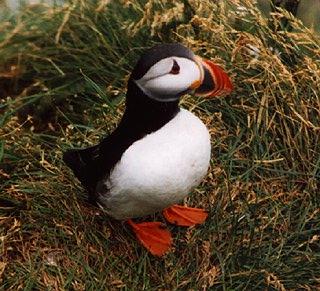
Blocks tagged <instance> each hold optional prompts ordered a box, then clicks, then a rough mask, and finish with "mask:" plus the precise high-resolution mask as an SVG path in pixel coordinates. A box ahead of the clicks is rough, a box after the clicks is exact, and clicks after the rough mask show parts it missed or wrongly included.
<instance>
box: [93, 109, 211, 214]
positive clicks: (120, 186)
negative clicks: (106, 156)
mask: <svg viewBox="0 0 320 291" xmlns="http://www.w3.org/2000/svg"><path fill="white" fill-rule="evenodd" d="M210 151H211V146H210V136H209V132H208V130H207V128H206V127H205V125H204V124H203V123H202V122H201V120H200V119H199V118H198V117H196V116H195V115H193V114H192V113H190V112H189V111H187V110H184V109H181V110H180V112H179V113H178V114H177V115H176V116H175V117H174V118H173V119H172V120H171V121H170V122H168V123H167V124H166V125H164V126H163V127H162V128H160V129H159V130H158V131H156V132H154V133H152V134H149V135H147V136H145V137H144V138H143V139H141V140H138V141H136V142H134V143H133V144H132V145H131V146H130V147H129V148H128V149H127V150H126V151H125V152H124V154H123V155H122V158H121V160H120V161H119V162H118V163H117V164H116V166H115V167H114V169H113V170H112V172H111V174H110V176H109V178H108V179H107V180H106V181H105V182H104V183H105V185H106V186H107V188H108V189H109V191H108V192H107V193H103V194H102V195H101V196H100V197H99V202H100V204H101V205H102V206H103V207H104V208H105V210H106V211H107V212H108V213H109V214H110V215H111V216H113V217H114V218H116V219H127V218H132V217H138V216H144V215H148V214H152V213H154V212H156V211H159V210H162V209H164V208H166V207H168V206H170V205H172V204H174V203H177V202H179V201H181V200H182V199H183V198H184V197H185V196H186V195H187V194H188V193H189V192H190V190H191V189H192V188H193V187H195V186H197V185H198V184H199V183H200V181H201V180H202V179H203V177H204V176H205V175H206V173H207V170H208V166H209V162H210Z"/></svg>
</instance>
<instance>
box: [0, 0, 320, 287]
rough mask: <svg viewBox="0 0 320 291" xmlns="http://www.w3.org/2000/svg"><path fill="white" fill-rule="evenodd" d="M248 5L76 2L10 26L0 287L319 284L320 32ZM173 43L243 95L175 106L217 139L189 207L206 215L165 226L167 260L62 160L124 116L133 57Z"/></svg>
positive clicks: (2, 131) (0, 30) (1, 31)
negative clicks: (170, 240) (197, 221)
mask: <svg viewBox="0 0 320 291" xmlns="http://www.w3.org/2000/svg"><path fill="white" fill-rule="evenodd" d="M214 2H215V1H214ZM251 2H252V1H247V2H246V1H244V2H241V3H242V5H243V7H244V8H240V9H239V8H237V7H238V6H237V3H239V1H235V0H234V1H231V0H230V1H227V2H226V3H222V2H220V4H214V3H212V2H210V1H196V0H190V1H181V2H171V1H164V0H162V1H161V0H149V1H129V0H128V1H124V0H123V1H117V2H116V3H112V4H109V5H106V2H105V1H101V2H98V3H97V4H93V3H91V2H90V3H91V4H89V1H75V2H73V3H72V4H66V5H65V6H63V7H60V8H56V9H52V8H45V7H43V6H34V7H32V8H30V9H25V10H24V11H23V12H22V13H21V14H19V15H18V16H17V17H14V18H13V17H10V18H9V17H8V18H7V20H6V21H3V23H2V24H1V25H0V97H1V104H0V112H1V115H0V123H1V128H0V136H1V142H0V161H1V167H0V179H1V181H0V191H1V199H0V238H1V239H0V246H1V248H0V254H1V255H0V286H1V287H0V289H1V290H20V289H23V290H106V289H110V290H113V289H118V288H122V289H124V290H157V289H161V290H186V289H190V290H208V289H213V288H217V289H224V290H233V289H240V290H242V289H249V290H260V289H263V290H287V289H288V290H290V289H291V290H293V289H298V288H299V289H305V290H315V289H317V288H320V247H319V240H320V235H319V233H320V208H319V206H320V197H319V179H320V141H319V138H320V134H319V133H320V118H319V117H320V96H319V88H320V61H319V54H320V41H319V38H318V37H317V36H316V35H315V34H314V33H312V32H311V31H309V30H307V29H305V28H303V27H302V25H301V24H300V23H299V22H297V21H295V20H294V19H292V17H291V16H290V15H289V14H287V13H286V12H285V11H276V12H275V13H273V14H271V15H270V17H269V18H268V19H266V18H264V17H262V16H261V15H260V13H259V11H258V10H257V9H256V8H255V7H254V6H252V4H250V3H251ZM174 3H176V4H174ZM283 19H286V23H287V24H288V23H289V27H288V25H287V26H286V30H284V29H283V26H282V23H283ZM288 20H289V22H288ZM167 41H179V42H182V43H184V44H185V45H187V46H189V47H190V48H192V49H193V50H194V51H195V52H196V53H197V54H200V55H202V56H204V57H207V58H210V59H213V60H215V61H216V62H217V63H219V64H221V65H222V66H223V67H224V68H226V70H227V71H228V72H229V74H230V75H231V76H232V79H233V82H234V85H235V90H234V92H233V93H232V94H231V95H230V96H228V97H226V98H219V99H215V100H212V101H203V100H202V99H197V98H195V97H193V96H186V97H185V98H184V99H183V101H182V103H181V106H183V107H185V108H187V109H189V110H190V111H192V112H194V113H195V114H197V115H198V116H199V117H201V119H202V120H203V121H204V122H205V123H206V124H207V126H208V128H209V129H210V133H211V136H212V163H211V168H210V172H209V173H208V176H207V178H206V179H205V181H203V183H202V184H201V185H200V186H199V187H198V188H197V189H196V190H195V191H194V193H193V194H194V195H192V196H190V198H188V199H187V200H186V202H187V203H188V204H189V205H198V206H201V207H205V208H207V209H208V210H209V211H210V216H209V219H208V221H207V222H206V223H205V224H204V225H202V226H200V227H196V228H190V229H182V228H178V227H173V226H169V228H170V230H171V231H172V232H173V235H174V238H175V248H174V249H173V251H172V252H171V253H169V254H168V255H167V256H165V257H164V258H161V259H159V258H154V257H152V256H151V255H149V254H148V253H147V252H146V251H145V250H144V249H143V248H142V247H141V246H140V245H138V244H137V243H136V242H135V240H134V237H133V235H132V233H131V232H130V230H129V229H128V228H127V227H126V226H124V225H123V224H122V223H121V222H117V221H113V220H111V219H110V218H109V217H107V216H106V215H105V214H104V213H102V212H101V211H100V210H98V209H96V208H94V207H92V206H91V205H89V204H87V202H86V198H85V193H84V191H83V189H82V188H81V186H80V185H79V183H78V182H77V181H76V180H75V178H74V176H73V175H72V173H71V172H70V171H69V170H68V169H67V168H66V166H65V165H64V164H63V162H62V160H61V154H62V151H63V150H65V149H67V148H70V147H73V146H87V145H90V144H94V143H96V142H97V141H98V140H99V139H100V138H101V137H102V136H103V135H104V134H106V133H108V132H110V131H111V130H112V129H113V128H114V127H115V126H116V125H117V122H118V121H119V119H120V117H121V114H122V112H123V108H124V104H123V99H124V96H125V80H126V79H127V78H128V75H129V73H130V70H131V68H132V66H133V65H134V62H135V61H136V60H137V58H138V56H139V54H140V53H141V52H142V51H143V49H144V48H146V47H149V46H151V45H152V44H154V43H158V42H167ZM148 219H152V218H148ZM158 219H161V217H160V216H159V217H158Z"/></svg>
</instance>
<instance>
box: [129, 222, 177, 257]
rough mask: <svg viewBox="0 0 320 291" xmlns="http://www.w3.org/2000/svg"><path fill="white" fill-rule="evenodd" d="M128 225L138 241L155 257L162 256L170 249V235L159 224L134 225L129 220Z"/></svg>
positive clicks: (144, 223) (143, 223)
mask: <svg viewBox="0 0 320 291" xmlns="http://www.w3.org/2000/svg"><path fill="white" fill-rule="evenodd" d="M127 222H128V224H129V225H130V226H131V227H132V229H133V231H134V232H135V234H136V236H137V238H138V240H139V241H140V242H141V243H142V244H143V246H144V247H145V248H146V249H147V250H148V251H149V252H150V253H151V254H153V255H155V256H163V255H164V254H165V253H166V252H167V251H168V250H169V249H170V247H171V244H172V237H171V233H170V232H169V231H168V230H167V229H166V228H165V227H164V225H163V224H162V223H161V222H142V223H134V222H133V221H132V220H131V219H129V220H128V221H127Z"/></svg>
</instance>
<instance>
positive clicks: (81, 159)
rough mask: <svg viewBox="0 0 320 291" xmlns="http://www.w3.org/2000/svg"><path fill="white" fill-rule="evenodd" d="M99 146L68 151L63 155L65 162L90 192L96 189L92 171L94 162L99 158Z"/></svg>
mask: <svg viewBox="0 0 320 291" xmlns="http://www.w3.org/2000/svg"><path fill="white" fill-rule="evenodd" d="M97 150H98V146H93V147H89V148H85V149H80V150H68V151H66V152H65V153H64V154H63V161H64V162H65V164H66V165H67V166H68V167H69V168H70V169H71V170H72V171H73V173H74V175H75V176H76V177H77V178H78V179H79V181H80V182H81V184H82V185H83V186H84V187H85V188H86V189H87V190H88V191H90V190H92V187H94V186H95V185H94V181H93V179H91V177H93V174H94V173H92V169H93V168H94V167H93V161H94V159H95V157H96V156H97V152H98V151H97Z"/></svg>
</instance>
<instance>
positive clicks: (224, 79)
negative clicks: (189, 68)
mask: <svg viewBox="0 0 320 291" xmlns="http://www.w3.org/2000/svg"><path fill="white" fill-rule="evenodd" d="M196 61H197V64H198V66H199V67H200V71H201V72H202V76H201V80H199V81H196V82H194V83H193V84H192V85H191V87H190V88H191V89H194V90H195V94H196V95H198V96H202V97H204V98H212V97H215V96H220V95H225V94H229V93H231V91H232V90H233V86H232V83H231V80H230V78H229V76H228V75H227V73H226V72H225V71H224V70H223V69H222V68H221V67H219V66H218V65H216V64H215V63H213V62H211V61H209V60H206V59H201V58H200V57H197V58H196Z"/></svg>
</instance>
